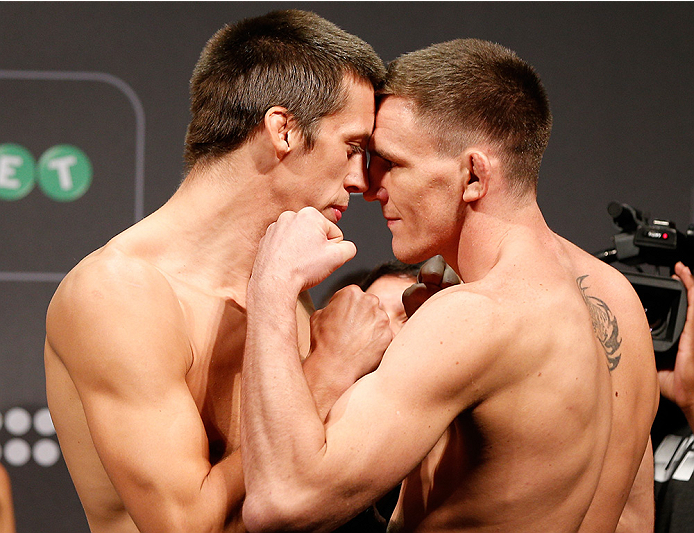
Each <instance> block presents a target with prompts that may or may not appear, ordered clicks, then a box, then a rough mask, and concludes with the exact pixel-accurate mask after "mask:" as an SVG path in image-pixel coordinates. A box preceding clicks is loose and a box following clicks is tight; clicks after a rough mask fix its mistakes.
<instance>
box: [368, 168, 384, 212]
mask: <svg viewBox="0 0 694 533" xmlns="http://www.w3.org/2000/svg"><path fill="white" fill-rule="evenodd" d="M368 177H369V178H368V183H369V187H368V189H367V190H365V191H364V200H366V201H367V202H374V201H376V200H378V201H379V202H381V204H385V203H386V202H387V201H388V192H387V191H386V190H385V189H384V188H383V185H382V180H381V178H382V177H383V174H382V173H379V172H376V171H375V170H374V169H373V168H369V170H368Z"/></svg>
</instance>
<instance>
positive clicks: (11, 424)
mask: <svg viewBox="0 0 694 533" xmlns="http://www.w3.org/2000/svg"><path fill="white" fill-rule="evenodd" d="M5 427H6V428H7V431H9V432H10V433H11V434H12V435H17V436H19V435H24V434H25V433H26V432H27V431H29V429H31V415H30V414H29V412H28V411H27V410H26V409H22V408H21V407H13V408H12V409H10V410H9V411H7V413H5Z"/></svg>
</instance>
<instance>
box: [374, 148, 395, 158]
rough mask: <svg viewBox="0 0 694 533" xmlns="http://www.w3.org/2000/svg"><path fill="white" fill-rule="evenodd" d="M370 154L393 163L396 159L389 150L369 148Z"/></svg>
mask: <svg viewBox="0 0 694 533" xmlns="http://www.w3.org/2000/svg"><path fill="white" fill-rule="evenodd" d="M369 153H370V154H371V155H375V156H376V157H379V158H381V159H385V160H386V161H393V160H394V159H395V154H393V153H391V152H389V151H388V150H383V149H376V148H372V147H369Z"/></svg>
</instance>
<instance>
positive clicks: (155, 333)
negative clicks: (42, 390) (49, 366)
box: [46, 245, 184, 364]
mask: <svg viewBox="0 0 694 533" xmlns="http://www.w3.org/2000/svg"><path fill="white" fill-rule="evenodd" d="M182 325H183V315H182V310H181V307H180V305H179V302H178V300H177V298H176V294H175V292H174V290H173V288H172V287H171V285H170V283H169V282H168V280H167V278H166V277H165V276H164V275H163V274H162V273H161V272H160V271H159V270H158V269H157V268H156V267H155V266H154V265H152V264H151V263H149V262H147V261H144V260H142V259H140V258H138V257H134V256H132V255H128V254H126V253H124V252H122V251H121V250H119V249H118V248H116V247H113V246H108V245H107V246H106V247H104V248H101V249H99V250H97V251H96V252H94V253H92V254H90V255H89V256H87V257H86V258H85V259H83V260H82V261H81V262H80V263H79V264H78V265H77V266H75V267H74V268H73V269H72V270H71V271H70V272H69V273H68V274H67V276H66V277H65V278H64V279H63V281H62V282H61V284H60V286H59V287H58V289H57V291H56V293H55V295H54V296H53V299H52V300H51V303H50V305H49V307H48V312H47V316H46V335H47V344H48V345H49V347H50V348H51V349H52V350H53V351H54V352H55V353H56V355H58V356H59V357H60V358H61V359H63V362H64V363H66V364H67V363H68V359H70V358H74V357H77V358H78V359H79V360H80V361H81V362H84V361H85V360H86V359H88V358H89V357H90V356H94V354H95V353H98V354H99V357H107V356H108V354H110V353H116V352H118V350H119V349H122V351H123V352H126V351H131V352H136V349H135V346H129V345H130V344H135V343H137V342H140V343H141V342H142V341H143V339H145V338H147V339H149V342H156V339H157V338H160V337H161V336H167V335H168V336H169V341H170V342H171V343H172V344H174V343H175V342H176V341H177V337H179V338H180V339H178V340H181V341H184V339H183V338H182V336H181V332H182V329H183V328H182Z"/></svg>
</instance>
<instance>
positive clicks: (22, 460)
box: [4, 439, 31, 466]
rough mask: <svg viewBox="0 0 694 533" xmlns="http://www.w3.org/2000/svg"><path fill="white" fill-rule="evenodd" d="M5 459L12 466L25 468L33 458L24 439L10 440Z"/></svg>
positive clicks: (7, 443)
mask: <svg viewBox="0 0 694 533" xmlns="http://www.w3.org/2000/svg"><path fill="white" fill-rule="evenodd" d="M4 457H5V461H7V462H8V463H9V464H11V465H12V466H23V465H25V464H27V461H29V458H30V457H31V448H29V444H28V443H27V442H26V441H24V440H22V439H10V440H8V441H7V442H6V443H5V451H4Z"/></svg>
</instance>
